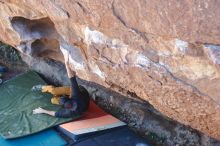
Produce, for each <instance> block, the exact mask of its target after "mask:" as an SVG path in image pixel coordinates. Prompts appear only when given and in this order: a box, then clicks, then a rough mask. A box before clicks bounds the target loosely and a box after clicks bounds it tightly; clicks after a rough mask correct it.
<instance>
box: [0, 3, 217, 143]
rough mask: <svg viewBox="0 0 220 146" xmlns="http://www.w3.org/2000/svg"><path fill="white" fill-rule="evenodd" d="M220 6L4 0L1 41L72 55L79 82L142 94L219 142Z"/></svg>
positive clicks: (26, 50)
mask: <svg viewBox="0 0 220 146" xmlns="http://www.w3.org/2000/svg"><path fill="white" fill-rule="evenodd" d="M219 7H220V1H206V0H193V1H190V0H182V1H178V0H169V1H168V0H154V1H150V0H132V1H131V0H72V1H70V0H55V1H52V0H37V1H36V0H0V12H1V13H0V19H1V21H0V29H1V32H0V40H1V41H3V42H5V43H8V44H10V45H12V46H14V47H15V48H17V49H18V50H19V51H20V52H21V53H22V54H23V56H26V57H27V58H39V57H42V58H50V59H55V60H58V61H61V62H63V61H64V58H63V55H64V56H66V55H69V56H70V61H71V65H72V69H73V70H76V71H77V74H78V76H79V77H80V78H82V79H85V80H88V81H92V82H96V83H98V84H100V85H103V86H105V87H107V88H111V89H113V90H115V91H117V92H122V93H123V94H130V95H135V96H138V97H140V98H142V99H144V100H146V101H148V102H149V103H150V104H152V105H153V106H154V107H155V108H156V109H158V110H159V111H161V112H162V113H164V114H165V115H167V116H169V117H170V118H173V119H175V120H177V121H179V122H181V123H183V124H185V125H190V126H191V127H193V128H195V129H197V130H200V131H202V132H204V133H206V134H208V135H210V136H212V137H215V138H217V139H220V92H219V88H220V45H218V44H220V21H219V20H220V15H219V14H220V9H219ZM61 50H62V51H61ZM24 58H25V57H24ZM26 60H28V59H26ZM29 63H30V62H29Z"/></svg>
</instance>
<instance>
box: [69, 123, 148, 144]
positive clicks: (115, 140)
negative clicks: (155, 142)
mask: <svg viewBox="0 0 220 146" xmlns="http://www.w3.org/2000/svg"><path fill="white" fill-rule="evenodd" d="M73 145H74V146H103V145H104V146H150V144H149V143H148V142H147V141H146V140H145V139H143V138H142V137H139V136H138V135H136V134H135V133H134V132H133V131H131V130H130V129H129V128H128V127H123V128H117V129H115V130H114V131H113V130H111V131H109V132H107V133H105V134H103V133H102V134H101V135H99V136H93V137H90V138H88V139H87V140H82V141H80V142H75V143H74V144H73Z"/></svg>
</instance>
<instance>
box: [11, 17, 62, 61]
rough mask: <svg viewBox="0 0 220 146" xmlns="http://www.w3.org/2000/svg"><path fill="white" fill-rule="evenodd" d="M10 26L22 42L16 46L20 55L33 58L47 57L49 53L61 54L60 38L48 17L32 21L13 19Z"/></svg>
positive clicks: (19, 18)
mask: <svg viewBox="0 0 220 146" xmlns="http://www.w3.org/2000/svg"><path fill="white" fill-rule="evenodd" d="M11 25H12V27H13V28H14V30H15V31H16V32H17V33H18V34H19V36H20V39H21V40H22V42H21V43H20V45H19V46H17V48H18V49H19V50H20V51H21V52H22V53H24V54H27V55H29V56H33V57H48V56H49V53H53V55H55V56H57V55H59V54H60V53H61V52H60V49H59V46H60V44H59V41H58V40H59V38H60V36H59V34H58V33H57V31H56V29H55V25H54V23H53V22H52V21H51V20H50V18H49V17H45V18H40V19H34V20H29V19H26V18H24V17H13V18H12V19H11ZM54 53H55V54H54Z"/></svg>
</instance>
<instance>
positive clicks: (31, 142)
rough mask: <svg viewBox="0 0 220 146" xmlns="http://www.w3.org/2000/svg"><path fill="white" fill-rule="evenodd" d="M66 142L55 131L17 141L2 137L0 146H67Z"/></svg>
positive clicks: (51, 130)
mask: <svg viewBox="0 0 220 146" xmlns="http://www.w3.org/2000/svg"><path fill="white" fill-rule="evenodd" d="M65 145H66V142H65V141H64V140H63V139H62V138H61V137H60V136H59V135H58V134H57V132H56V131H55V130H53V129H49V130H45V131H42V132H39V133H36V134H32V135H29V136H25V137H21V138H16V139H9V140H6V139H3V138H1V137H0V146H65Z"/></svg>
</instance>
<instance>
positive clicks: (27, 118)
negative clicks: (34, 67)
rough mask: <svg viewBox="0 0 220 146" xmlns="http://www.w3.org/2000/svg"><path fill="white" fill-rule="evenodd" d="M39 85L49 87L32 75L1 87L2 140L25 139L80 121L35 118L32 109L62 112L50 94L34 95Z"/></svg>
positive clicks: (37, 116)
mask: <svg viewBox="0 0 220 146" xmlns="http://www.w3.org/2000/svg"><path fill="white" fill-rule="evenodd" d="M38 84H46V83H45V82H44V81H43V80H42V79H41V78H40V77H39V76H38V75H37V73H35V72H32V71H30V72H27V73H24V74H22V75H18V76H17V77H15V78H13V79H11V80H8V81H7V82H5V83H4V84H2V85H0V125H1V126H0V135H1V136H2V137H3V138H5V139H11V138H18V137H22V136H26V135H29V134H33V133H36V132H39V131H42V130H44V129H47V128H50V127H53V126H56V125H59V124H61V123H64V122H68V121H71V120H73V119H76V118H79V115H76V116H75V117H73V118H65V119H64V118H56V117H52V116H49V115H45V114H37V115H36V114H33V113H32V111H33V109H36V108H38V107H42V108H45V109H48V110H54V111H57V110H58V109H60V108H61V107H60V106H58V105H53V104H51V102H50V99H51V97H52V95H51V94H47V93H41V92H33V91H31V88H32V87H33V86H34V85H38Z"/></svg>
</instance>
